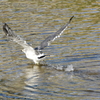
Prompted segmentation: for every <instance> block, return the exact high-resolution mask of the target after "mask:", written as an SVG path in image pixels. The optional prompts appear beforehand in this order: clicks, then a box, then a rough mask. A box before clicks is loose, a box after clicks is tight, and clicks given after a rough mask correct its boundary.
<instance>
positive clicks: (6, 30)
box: [3, 23, 9, 35]
mask: <svg viewBox="0 0 100 100" xmlns="http://www.w3.org/2000/svg"><path fill="white" fill-rule="evenodd" d="M8 28H9V27H8V25H7V24H6V23H4V25H3V31H4V33H5V34H6V35H7V33H8Z"/></svg>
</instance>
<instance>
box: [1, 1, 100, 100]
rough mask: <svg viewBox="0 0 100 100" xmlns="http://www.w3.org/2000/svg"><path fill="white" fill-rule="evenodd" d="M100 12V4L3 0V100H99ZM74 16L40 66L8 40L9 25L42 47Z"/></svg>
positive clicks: (92, 2)
mask: <svg viewBox="0 0 100 100" xmlns="http://www.w3.org/2000/svg"><path fill="white" fill-rule="evenodd" d="M99 6H100V2H99V0H91V1H89V0H87V1H84V0H80V1H79V0H78V1H73V0H72V1H70V0H68V1H66V0H52V1H50V0H42V1H41V0H38V1H35V0H16V1H14V0H1V1H0V33H1V34H0V100H13V99H16V100H19V99H27V100H34V99H38V100H47V99H50V100H51V99H52V100H74V99H75V100H84V99H85V100H86V99H89V100H93V99H98V100H99V99H100V96H99V95H100V84H99V83H100V70H99V69H100V39H99V37H100V22H99V19H100V18H99V15H100V14H99V12H100V10H99V8H100V7H99ZM72 15H74V16H75V18H74V19H73V21H72V22H71V24H70V26H69V28H68V29H67V30H66V31H65V32H64V34H63V35H62V36H61V37H60V38H59V39H56V41H54V42H52V45H50V46H49V47H47V48H46V49H45V51H44V52H45V54H47V55H50V56H48V57H47V58H46V59H45V60H44V61H43V62H41V65H39V66H36V65H34V63H33V62H31V61H30V60H28V59H26V58H25V55H24V54H23V52H21V49H22V48H21V47H20V46H19V45H17V44H16V43H13V42H12V41H8V40H7V39H6V38H5V37H4V35H3V34H4V33H3V31H2V25H3V23H5V22H6V23H8V24H9V25H10V26H11V27H12V29H13V30H14V31H15V32H16V33H17V34H19V35H22V37H24V38H25V39H26V41H27V42H28V43H29V44H31V45H32V46H33V47H36V46H38V45H39V43H40V42H41V41H43V40H44V38H46V37H47V36H49V35H50V34H52V33H53V32H55V31H57V30H58V29H59V28H60V27H61V26H62V25H64V24H65V23H66V22H67V21H68V19H69V18H70V17H71V16H72ZM71 68H74V71H68V70H69V69H71ZM66 70H67V71H66Z"/></svg>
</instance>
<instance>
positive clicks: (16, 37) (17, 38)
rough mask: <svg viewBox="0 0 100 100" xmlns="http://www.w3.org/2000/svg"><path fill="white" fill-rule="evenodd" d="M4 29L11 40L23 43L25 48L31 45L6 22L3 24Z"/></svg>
mask: <svg viewBox="0 0 100 100" xmlns="http://www.w3.org/2000/svg"><path fill="white" fill-rule="evenodd" d="M3 31H4V32H5V34H6V36H7V37H8V38H10V39H11V40H13V41H15V42H16V43H18V44H19V45H21V46H22V47H23V48H27V47H30V46H29V45H28V44H27V43H26V41H25V40H23V39H22V38H21V37H20V36H19V35H17V34H15V33H14V32H13V31H12V29H11V28H10V27H9V26H8V25H7V24H6V23H5V24H4V25H3Z"/></svg>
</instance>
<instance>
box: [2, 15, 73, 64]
mask: <svg viewBox="0 0 100 100" xmlns="http://www.w3.org/2000/svg"><path fill="white" fill-rule="evenodd" d="M73 17H74V16H72V17H71V18H70V20H69V22H68V23H67V24H66V25H64V26H63V27H61V28H60V29H59V30H58V31H57V32H55V33H53V34H52V35H50V36H49V37H47V38H46V39H45V40H44V41H43V42H41V44H40V46H39V47H36V48H32V47H31V46H30V45H28V44H27V43H26V41H25V40H23V39H22V38H21V37H20V36H18V35H17V34H15V33H14V32H13V31H12V29H11V28H10V27H9V26H8V25H7V24H6V23H5V24H4V26H3V30H4V32H5V34H6V35H7V36H8V37H9V38H10V39H11V40H13V41H14V42H16V43H18V44H19V45H21V46H22V47H23V48H24V49H23V50H22V51H23V52H24V53H25V55H26V57H27V58H28V59H30V60H33V61H34V63H35V64H38V63H39V61H40V60H41V59H42V58H44V57H45V55H44V54H43V53H42V50H43V49H44V48H45V47H47V46H48V45H49V42H51V41H53V40H55V39H56V38H57V37H59V36H60V35H61V34H62V33H63V31H64V30H65V29H66V28H67V27H68V25H69V23H70V21H71V20H72V18H73Z"/></svg>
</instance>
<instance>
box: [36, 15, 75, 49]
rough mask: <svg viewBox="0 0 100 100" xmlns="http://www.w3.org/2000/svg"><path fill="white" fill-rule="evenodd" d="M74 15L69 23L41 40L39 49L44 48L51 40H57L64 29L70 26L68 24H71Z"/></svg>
mask: <svg viewBox="0 0 100 100" xmlns="http://www.w3.org/2000/svg"><path fill="white" fill-rule="evenodd" d="M73 17H74V16H72V17H71V18H70V19H69V21H68V23H67V24H66V25H64V26H62V27H61V28H60V29H59V30H58V31H57V32H55V33H53V34H52V35H50V36H48V37H47V38H46V39H45V40H44V41H43V42H41V44H40V46H39V47H38V49H39V50H42V49H44V48H45V47H47V46H48V45H49V42H50V41H53V40H55V39H56V38H57V37H59V36H60V35H61V34H62V33H63V31H64V30H65V29H66V28H67V27H68V25H69V23H70V22H71V20H72V18H73Z"/></svg>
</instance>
